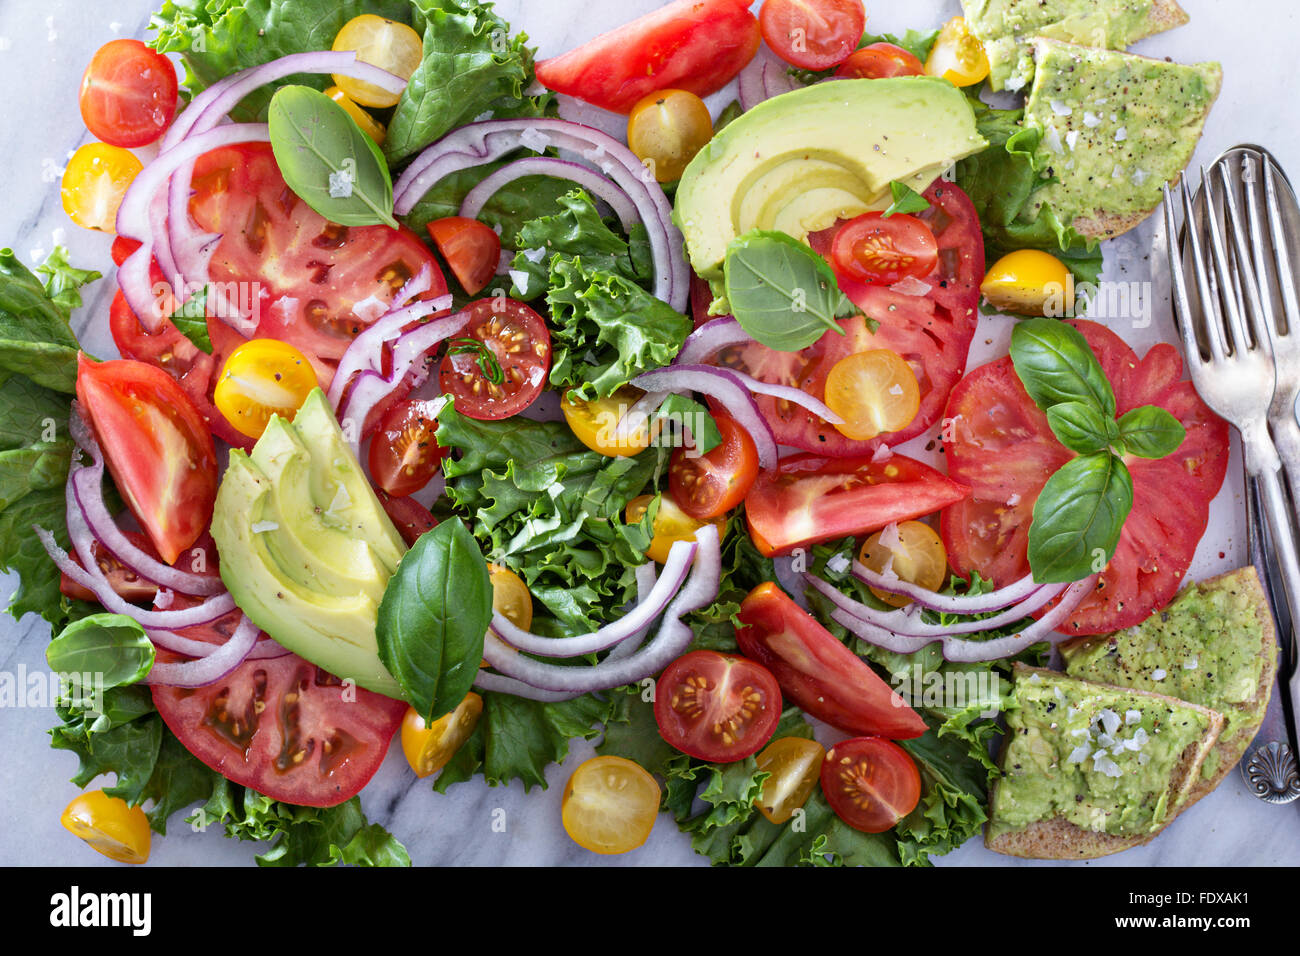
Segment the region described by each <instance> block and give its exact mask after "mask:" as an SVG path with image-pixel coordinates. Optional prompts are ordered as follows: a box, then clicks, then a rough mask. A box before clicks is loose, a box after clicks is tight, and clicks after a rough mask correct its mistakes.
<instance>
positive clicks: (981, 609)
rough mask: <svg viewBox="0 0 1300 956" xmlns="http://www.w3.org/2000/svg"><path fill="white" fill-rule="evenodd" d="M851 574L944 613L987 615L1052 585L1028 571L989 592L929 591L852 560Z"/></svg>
mask: <svg viewBox="0 0 1300 956" xmlns="http://www.w3.org/2000/svg"><path fill="white" fill-rule="evenodd" d="M853 576H854V577H855V578H857V579H858V580H859V581H861V582H863V583H864V584H869V585H871V586H872V587H873V588H878V589H879V590H881V591H888V592H889V593H890V594H898V595H901V596H902V597H905V598H908V599H910V600H911V601H913V602H914V603H916V604H918V605H920V606H921V607H923V608H926V609H927V610H931V611H941V612H943V613H944V614H987V613H988V612H989V611H1000V610H1002V609H1003V608H1004V607H1010V606H1011V605H1012V604H1019V603H1020V602H1021V601H1023V600H1025V598H1027V597H1029V596H1030V595H1031V594H1034V593H1035V592H1036V591H1038V590H1040V589H1041V588H1045V587H1055V585H1046V584H1039V583H1038V582H1036V581H1035V580H1034V576H1033V575H1032V574H1026V575H1025V576H1024V577H1023V578H1021V579H1020V580H1019V581H1016V582H1015V583H1014V584H1008V585H1007V586H1006V587H1004V588H999V589H998V590H996V591H989V592H988V593H987V594H971V595H949V594H935V593H934V592H933V591H927V590H926V589H925V588H921V587H917V586H916V585H915V584H911V583H909V582H907V581H904V580H902V579H901V578H899V577H897V576H894V577H892V578H891V577H887V576H886V575H883V574H881V573H879V572H878V571H872V570H871V569H870V568H869V567H867V566H866V565H865V564H863V563H862V562H861V561H854V562H853ZM1063 590H1065V585H1061V586H1060V587H1059V588H1057V593H1058V594H1059V593H1060V592H1061V591H1063ZM1040 606H1041V605H1040Z"/></svg>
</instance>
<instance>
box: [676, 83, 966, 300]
mask: <svg viewBox="0 0 1300 956" xmlns="http://www.w3.org/2000/svg"><path fill="white" fill-rule="evenodd" d="M987 145H988V144H987V143H986V142H985V141H984V139H982V138H981V137H980V135H979V133H978V132H977V131H976V128H975V115H974V113H973V112H972V110H971V106H970V103H969V102H968V101H967V99H966V96H965V94H963V93H962V92H961V91H960V90H959V89H957V88H956V87H955V86H953V85H952V84H951V83H949V82H948V81H947V80H943V79H939V78H937V77H925V76H920V77H893V78H890V79H880V80H835V81H833V82H826V83H818V84H816V85H815V86H809V87H806V88H805V89H801V90H795V91H793V92H790V93H785V94H783V95H781V96H777V97H774V98H772V99H770V100H768V101H766V102H764V103H760V104H759V105H757V106H755V107H754V108H753V109H752V110H749V111H748V112H747V113H745V114H743V115H742V116H740V117H738V118H737V119H735V120H733V121H732V122H731V123H729V124H727V126H725V127H723V129H722V130H721V131H719V133H718V134H717V135H716V136H714V137H713V139H712V141H711V142H710V143H709V144H708V145H707V146H705V147H704V149H702V150H700V152H699V153H698V154H696V156H695V158H694V159H693V160H691V163H690V165H689V166H687V168H686V171H685V172H684V173H683V174H682V179H681V183H680V184H679V185H678V188H677V197H676V209H675V211H674V213H673V217H674V220H675V221H676V223H677V225H678V227H679V228H680V229H681V230H682V235H683V237H684V238H685V240H686V248H687V251H688V253H689V254H690V259H691V265H692V266H693V267H694V268H695V271H696V272H697V273H699V274H700V275H701V276H702V277H704V278H706V279H719V278H721V277H722V262H723V259H724V258H725V256H726V253H727V246H728V245H729V244H730V243H731V241H732V240H733V239H735V238H737V237H738V236H741V235H743V234H744V233H747V232H749V231H751V230H753V229H767V230H776V231H779V232H784V233H787V234H788V235H791V236H794V237H795V238H796V239H803V238H805V237H806V236H807V235H808V234H809V233H810V232H816V231H818V230H820V229H826V228H828V227H830V226H831V225H833V224H834V223H835V221H836V220H837V219H851V218H853V217H854V216H858V215H861V214H862V213H864V212H868V211H870V210H872V209H884V208H886V207H887V206H888V205H889V202H890V190H889V184H890V183H891V182H894V181H898V182H902V183H906V184H907V185H908V186H910V187H911V188H913V189H915V190H916V191H917V192H923V191H924V190H925V189H927V188H928V187H929V185H930V183H932V182H933V181H934V180H935V179H936V178H938V176H939V175H940V174H941V173H943V172H944V170H946V169H947V168H948V167H950V166H951V165H953V164H954V163H956V162H957V161H958V160H959V159H963V158H965V157H966V156H969V155H971V154H972V153H977V152H979V151H980V150H981V149H984V148H985V147H986V146H987Z"/></svg>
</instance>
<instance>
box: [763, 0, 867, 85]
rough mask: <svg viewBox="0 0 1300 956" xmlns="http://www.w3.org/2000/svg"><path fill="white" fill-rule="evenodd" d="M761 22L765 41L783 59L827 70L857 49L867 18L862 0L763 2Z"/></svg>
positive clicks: (801, 66)
mask: <svg viewBox="0 0 1300 956" xmlns="http://www.w3.org/2000/svg"><path fill="white" fill-rule="evenodd" d="M758 20H759V24H760V25H761V27H762V30H763V39H764V40H765V41H766V42H767V45H768V46H770V47H771V48H772V52H774V53H775V54H776V55H777V56H779V57H780V58H781V59H783V60H785V61H786V62H787V63H793V64H794V65H795V66H797V67H800V68H801V69H805V70H826V69H829V68H830V67H832V66H834V65H835V64H837V63H840V62H842V61H843V60H844V59H845V58H846V57H847V56H848V55H849V54H850V53H852V52H853V50H854V49H855V48H856V47H857V45H858V41H859V40H861V39H862V31H863V29H864V28H865V27H866V25H867V14H866V12H865V11H864V10H863V9H862V0H764V2H763V6H762V8H761V9H760V10H759V14H758Z"/></svg>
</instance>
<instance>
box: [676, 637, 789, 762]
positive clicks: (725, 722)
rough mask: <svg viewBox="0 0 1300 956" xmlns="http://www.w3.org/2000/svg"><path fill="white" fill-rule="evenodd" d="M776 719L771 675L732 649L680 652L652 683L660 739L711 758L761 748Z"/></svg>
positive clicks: (738, 756) (739, 756) (777, 701)
mask: <svg viewBox="0 0 1300 956" xmlns="http://www.w3.org/2000/svg"><path fill="white" fill-rule="evenodd" d="M780 719H781V690H780V688H779V687H777V682H776V678H775V677H773V676H772V675H771V673H769V672H768V670H767V669H766V668H765V667H763V666H761V665H760V664H756V663H754V661H752V660H748V659H747V658H744V657H737V656H736V655H734V654H719V653H718V652H717V651H692V652H691V653H689V654H684V655H682V656H681V657H679V658H677V660H675V661H673V662H672V663H671V664H669V665H668V666H667V667H666V668H665V669H664V672H663V676H661V677H660V678H659V682H658V683H657V684H656V685H655V723H657V724H658V725H659V732H660V733H661V734H662V735H663V738H664V740H666V741H668V743H669V744H671V745H672V746H673V747H676V748H677V749H678V750H680V751H681V752H682V753H685V754H690V755H691V756H692V757H698V758H699V759H701V760H708V761H710V762H712V763H731V762H732V761H735V760H743V759H745V758H746V757H748V756H749V755H750V754H753V753H757V752H758V751H760V750H762V749H763V746H764V745H765V744H766V743H767V742H768V741H769V740H770V739H771V738H772V733H773V731H775V730H776V725H777V723H778V722H779V721H780Z"/></svg>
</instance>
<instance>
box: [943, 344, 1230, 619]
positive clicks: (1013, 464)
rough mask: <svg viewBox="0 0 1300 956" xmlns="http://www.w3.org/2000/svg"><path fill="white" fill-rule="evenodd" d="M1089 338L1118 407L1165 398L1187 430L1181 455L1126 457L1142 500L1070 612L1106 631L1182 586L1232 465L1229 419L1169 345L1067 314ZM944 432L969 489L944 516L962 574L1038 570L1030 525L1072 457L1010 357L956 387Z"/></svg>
mask: <svg viewBox="0 0 1300 956" xmlns="http://www.w3.org/2000/svg"><path fill="white" fill-rule="evenodd" d="M1070 324H1071V325H1073V326H1074V327H1075V328H1077V329H1078V330H1079V331H1080V332H1082V333H1083V336H1084V338H1086V339H1087V340H1088V344H1089V346H1090V347H1091V348H1092V350H1093V352H1094V353H1095V354H1096V356H1097V359H1098V361H1099V362H1100V363H1101V367H1102V369H1103V370H1104V371H1105V372H1106V377H1107V378H1108V379H1109V380H1110V383H1111V386H1112V387H1113V388H1114V390H1115V399H1116V404H1117V409H1118V414H1120V415H1122V414H1124V413H1125V412H1127V411H1130V410H1131V409H1134V408H1137V407H1139V406H1141V405H1158V406H1159V407H1161V408H1164V409H1166V410H1167V411H1168V412H1169V413H1170V414H1172V415H1173V416H1174V417H1175V418H1177V419H1178V420H1179V421H1180V422H1181V423H1182V424H1183V427H1184V428H1186V429H1187V437H1186V439H1185V440H1184V441H1183V444H1182V445H1181V446H1180V447H1179V448H1178V450H1177V451H1176V452H1174V454H1172V455H1170V456H1169V457H1167V458H1162V459H1159V460H1157V461H1150V460H1147V459H1142V458H1127V459H1125V464H1126V465H1127V466H1128V469H1129V473H1130V474H1131V475H1132V476H1133V509H1132V511H1131V512H1130V514H1129V517H1128V520H1127V521H1126V522H1125V524H1124V530H1123V531H1122V532H1121V534H1120V539H1119V545H1118V547H1117V548H1116V550H1115V556H1114V557H1113V558H1112V559H1111V561H1110V564H1109V565H1108V566H1107V567H1106V570H1105V571H1104V572H1102V575H1101V578H1100V580H1099V582H1098V585H1097V590H1096V592H1095V593H1093V594H1091V595H1089V596H1088V597H1087V598H1086V599H1085V600H1084V602H1083V603H1082V604H1080V605H1079V607H1078V609H1077V610H1076V611H1075V612H1074V614H1073V615H1072V616H1071V618H1070V623H1069V626H1068V628H1067V630H1068V631H1069V632H1070V633H1072V634H1104V633H1108V632H1110V631H1115V630H1119V629H1121V628H1124V627H1129V626H1131V625H1133V624H1137V623H1139V622H1141V621H1143V620H1145V619H1146V618H1147V617H1148V616H1149V615H1150V614H1151V613H1152V611H1154V610H1156V609H1158V608H1161V607H1163V606H1164V605H1165V604H1167V603H1168V602H1169V601H1170V599H1172V598H1173V596H1174V594H1175V593H1176V592H1177V590H1178V586H1179V584H1180V583H1181V582H1182V579H1183V575H1184V574H1186V573H1187V568H1188V566H1189V565H1190V563H1191V560H1192V556H1193V554H1194V553H1195V551H1196V545H1197V543H1198V542H1199V541H1200V539H1201V536H1202V535H1203V534H1204V533H1205V528H1206V523H1207V521H1208V517H1209V504H1210V500H1211V499H1212V498H1214V496H1215V495H1216V494H1218V492H1219V489H1220V488H1221V487H1222V485H1223V478H1224V475H1225V473H1226V469H1227V466H1228V447H1229V446H1228V438H1229V432H1228V425H1227V423H1225V422H1224V421H1223V420H1222V419H1221V418H1219V417H1218V416H1217V415H1215V414H1214V413H1213V412H1211V411H1210V409H1209V408H1207V407H1206V405H1205V404H1204V403H1203V402H1202V401H1201V400H1200V399H1199V398H1198V397H1197V395H1196V391H1195V389H1194V388H1193V386H1192V384H1191V383H1190V382H1185V381H1182V374H1183V365H1182V359H1181V358H1180V357H1179V355H1178V350H1177V349H1176V348H1174V347H1173V346H1172V345H1168V344H1163V343H1162V344H1160V345H1156V346H1155V347H1154V348H1152V349H1151V351H1149V352H1148V353H1147V354H1146V357H1145V358H1142V359H1139V358H1138V357H1137V354H1136V353H1135V352H1134V351H1133V350H1132V349H1131V348H1129V347H1128V345H1127V344H1125V343H1124V341H1123V340H1122V339H1120V337H1119V336H1117V335H1116V334H1115V333H1114V332H1111V331H1110V330H1109V329H1107V328H1105V327H1104V326H1101V325H1098V324H1097V323H1095V322H1087V321H1074V322H1071V323H1070ZM947 417H948V418H949V419H951V420H952V423H953V424H952V426H951V427H950V428H949V429H947V431H946V433H945V450H946V453H947V460H948V470H949V473H950V474H951V475H952V477H953V478H954V479H955V480H957V481H960V482H963V483H964V484H967V485H969V486H970V488H971V496H970V497H969V498H968V499H966V500H964V501H961V502H958V503H957V504H955V505H953V506H951V507H950V508H948V509H947V510H946V511H945V512H944V514H943V518H942V520H941V522H940V531H941V533H942V536H943V541H944V546H945V547H946V548H947V550H948V556H949V561H950V563H951V564H952V566H953V570H955V571H956V572H957V573H958V574H961V575H963V576H966V575H969V574H970V573H971V572H972V571H979V572H980V574H982V575H984V576H985V577H987V578H992V579H993V581H994V583H995V584H997V585H999V586H1001V585H1004V584H1010V583H1011V582H1013V581H1015V580H1017V579H1019V578H1020V577H1023V576H1024V575H1025V574H1027V573H1028V572H1029V559H1028V556H1027V555H1028V539H1029V524H1030V520H1031V518H1032V516H1033V510H1034V502H1036V501H1037V500H1038V495H1039V493H1040V492H1041V491H1042V490H1043V485H1044V484H1046V483H1047V479H1048V478H1049V477H1051V475H1052V474H1053V473H1054V472H1055V471H1056V470H1057V469H1058V468H1060V466H1061V465H1063V464H1064V463H1065V462H1067V461H1069V460H1070V459H1071V458H1072V457H1074V456H1073V453H1072V452H1070V451H1069V450H1067V449H1066V448H1065V447H1064V446H1063V445H1061V443H1060V442H1058V441H1057V440H1056V436H1055V435H1053V434H1052V431H1051V429H1050V428H1049V427H1048V424H1047V416H1046V415H1044V414H1043V412H1042V411H1040V410H1039V409H1038V407H1037V406H1036V405H1034V403H1033V401H1032V400H1031V399H1030V398H1029V395H1028V394H1027V393H1026V392H1025V390H1024V386H1022V385H1021V384H1020V380H1019V378H1017V377H1016V374H1015V370H1014V368H1013V367H1012V365H1011V359H1010V358H1004V359H1001V360H999V361H997V362H991V363H990V364H988V365H984V366H982V367H980V368H978V369H976V370H975V371H973V372H972V373H971V374H970V375H968V376H967V377H966V378H965V379H964V380H963V381H962V382H961V384H960V385H958V386H957V388H955V389H954V390H953V393H952V399H951V401H950V402H949V404H948V412H947Z"/></svg>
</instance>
